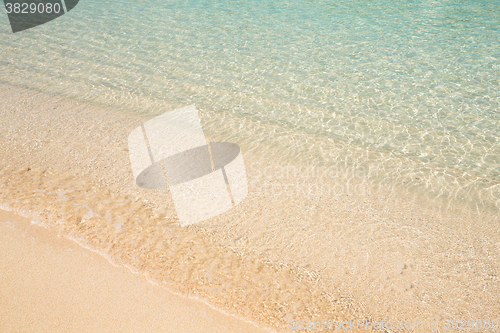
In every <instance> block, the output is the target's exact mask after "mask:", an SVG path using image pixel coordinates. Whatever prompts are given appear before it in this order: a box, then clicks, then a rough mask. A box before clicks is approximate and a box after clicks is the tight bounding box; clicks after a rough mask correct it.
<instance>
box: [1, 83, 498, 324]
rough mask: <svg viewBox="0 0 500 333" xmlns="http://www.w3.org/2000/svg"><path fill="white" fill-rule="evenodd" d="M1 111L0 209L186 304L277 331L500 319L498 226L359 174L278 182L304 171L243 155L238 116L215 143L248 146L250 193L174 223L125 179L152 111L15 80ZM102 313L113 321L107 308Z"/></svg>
mask: <svg viewBox="0 0 500 333" xmlns="http://www.w3.org/2000/svg"><path fill="white" fill-rule="evenodd" d="M0 101H1V102H2V103H0V114H2V116H4V117H3V118H0V150H1V151H2V153H4V154H5V156H9V158H8V159H5V160H0V188H1V191H0V204H4V205H6V206H9V207H10V208H12V209H13V210H14V211H15V212H17V213H19V214H20V215H23V216H31V217H32V218H40V219H41V220H42V221H43V222H44V223H45V224H46V225H47V226H48V227H49V230H50V231H51V232H52V233H55V234H57V233H61V234H64V235H71V236H73V237H74V238H78V239H79V240H81V242H80V244H86V245H88V246H89V247H91V248H92V249H96V250H98V251H100V253H103V254H106V255H109V256H110V257H111V258H112V259H113V260H112V261H113V262H120V263H125V264H127V265H129V266H133V267H134V268H135V269H136V270H137V271H140V272H142V273H144V274H146V275H148V274H149V275H148V276H150V277H151V276H153V278H154V279H155V280H156V281H162V282H164V283H165V284H166V285H169V286H172V287H173V290H175V291H177V292H179V293H181V294H183V295H193V294H196V295H199V297H202V298H203V299H205V300H206V301H207V302H208V303H209V304H211V305H212V306H214V307H216V308H220V309H224V310H227V311H228V312H231V313H235V314H238V315H239V316H241V317H244V318H249V319H252V320H254V321H256V322H259V323H264V324H263V325H265V326H271V327H280V328H283V327H286V325H287V322H288V320H289V319H290V318H294V317H300V318H303V319H306V320H314V319H316V318H317V317H323V316H325V317H327V318H331V319H355V318H373V319H375V320H381V319H382V320H393V321H396V320H402V321H410V320H422V321H426V320H428V319H430V318H434V317H435V316H436V315H439V316H441V317H443V318H467V319H469V318H470V319H485V318H490V319H493V317H494V316H498V313H500V310H499V309H500V299H499V296H498V290H500V280H499V279H498V276H500V270H499V265H498V263H499V262H500V239H499V235H500V224H499V223H498V217H493V218H492V217H488V216H487V214H484V213H483V212H479V213H478V214H474V213H475V212H470V211H468V210H466V209H465V207H458V208H455V207H453V209H451V208H450V209H448V208H447V207H444V206H443V205H440V204H439V201H438V200H427V201H421V200H420V199H419V198H418V197H416V196H414V195H412V193H410V192H401V191H397V189H394V188H390V187H389V188H388V189H383V188H382V189H380V190H377V189H373V188H371V187H370V186H368V185H369V184H368V185H367V184H364V183H363V178H362V177H357V176H355V174H356V172H352V173H351V172H349V173H347V174H345V175H343V176H342V177H332V176H330V175H328V176H323V173H322V172H319V173H315V174H314V175H310V174H308V173H305V172H303V171H300V172H298V174H297V175H296V174H295V173H294V172H291V173H288V172H283V173H282V172H280V171H283V170H285V171H288V170H292V171H293V170H301V169H300V168H301V167H302V166H301V165H291V169H289V168H288V166H287V165H282V164H280V163H281V162H280V161H276V160H270V159H266V158H264V157H262V156H263V155H265V154H264V153H265V152H266V151H265V150H263V151H261V152H260V154H258V153H259V152H258V151H257V150H258V149H257V148H260V149H264V148H265V147H266V146H270V145H271V144H274V143H275V142H260V141H258V142H257V143H256V144H255V146H253V147H255V149H253V150H252V145H250V144H248V143H247V142H245V140H243V139H240V138H238V137H236V136H231V135H230V134H227V133H229V131H225V129H227V127H235V126H236V124H238V121H239V120H231V119H229V118H224V121H223V122H220V126H218V127H219V131H218V132H217V133H218V134H217V135H218V136H215V137H213V136H212V137H211V138H210V139H212V141H228V142H234V143H237V144H239V145H240V146H241V147H242V152H243V156H244V160H245V164H246V168H247V175H248V182H249V195H248V197H247V198H246V199H245V200H244V201H243V202H242V203H241V204H239V205H238V206H237V207H235V208H234V209H232V210H230V211H228V212H227V213H225V214H221V215H220V216H218V217H216V218H213V219H209V220H207V221H204V222H202V223H199V224H197V225H196V226H193V227H190V228H180V227H179V225H178V221H177V218H176V214H175V210H174V208H173V204H172V200H171V198H170V197H169V193H165V192H161V191H160V190H146V189H140V188H138V187H137V186H135V185H134V183H133V177H132V174H131V170H130V159H129V156H128V155H129V154H128V150H127V136H128V134H129V133H130V131H132V130H133V129H134V128H135V127H137V126H139V125H140V124H141V123H142V122H144V121H145V120H148V119H150V116H153V115H147V116H146V115H142V116H141V115H134V114H127V113H125V112H121V111H117V110H110V109H103V108H100V107H98V106H95V105H90V104H86V103H83V102H75V101H73V100H68V99H64V98H61V97H57V96H51V95H48V94H44V93H37V92H34V91H30V90H27V89H22V88H15V87H8V86H0ZM175 107H177V106H175ZM173 108H174V106H172V108H167V107H166V108H165V112H166V111H169V110H172V109H173ZM218 116H219V115H218V114H216V113H215V112H205V113H201V118H202V125H203V126H204V129H205V127H208V128H209V129H210V128H211V129H212V131H211V132H216V131H215V130H214V128H215V127H217V126H216V125H217V124H218V123H217V122H216V120H217V119H218ZM248 122H249V121H248ZM248 122H247V123H240V126H244V127H251V125H252V124H249V123H248ZM254 125H255V124H254ZM207 132H209V131H207ZM277 133H278V134H279V133H280V132H277ZM278 134H277V135H276V137H279V138H281V137H282V136H280V135H278ZM292 139H293V138H292ZM292 139H290V140H288V138H287V142H292V143H293V142H295V141H293V140H292ZM295 139H296V141H297V142H302V141H303V140H302V139H303V137H300V136H297V137H296V138H295ZM247 140H248V139H247ZM324 146H325V147H326V148H328V147H330V145H329V142H328V140H326V141H325V142H324ZM262 147H264V148H262ZM288 151H290V150H284V152H288ZM366 153H369V152H366ZM354 162H355V161H354ZM354 162H353V164H352V165H349V166H348V167H350V168H351V170H352V171H355V170H356V169H353V167H356V164H355V163H354ZM370 170H371V169H370ZM318 171H321V170H318ZM377 172H379V176H380V177H381V178H384V177H389V176H388V175H387V174H386V173H385V172H384V170H381V171H377ZM353 174H354V175H353ZM365 185H366V188H365ZM309 189H315V191H312V192H311V191H309ZM320 189H325V191H323V190H320ZM332 191H333V192H332ZM83 266H85V265H83V264H81V263H80V264H77V265H76V267H83ZM13 267H15V266H13ZM17 275H19V274H13V276H17ZM59 275H60V274H59ZM133 276H135V275H133ZM138 278H139V277H137V279H138ZM14 280H15V279H14ZM116 292H118V293H119V292H120V291H116ZM116 292H113V293H110V295H115V294H116ZM113 297H114V296H113ZM51 303H53V302H51ZM119 303H120V304H121V305H123V304H125V303H123V302H119ZM122 303H123V304H122ZM96 308H99V309H100V310H99V312H107V311H110V310H109V309H110V308H109V306H107V305H105V304H104V303H103V304H102V305H100V306H97V307H96ZM167 321H168V320H167Z"/></svg>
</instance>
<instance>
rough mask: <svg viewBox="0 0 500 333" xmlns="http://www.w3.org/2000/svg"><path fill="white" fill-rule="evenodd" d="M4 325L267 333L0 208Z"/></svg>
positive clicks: (14, 328)
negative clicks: (174, 292) (157, 284)
mask: <svg viewBox="0 0 500 333" xmlns="http://www.w3.org/2000/svg"><path fill="white" fill-rule="evenodd" d="M0 239H1V240H0V244H1V252H2V254H3V255H2V257H1V258H0V267H1V271H2V272H3V273H2V274H1V275H0V285H1V286H2V288H0V330H2V332H20V331H22V332H53V331H54V330H57V331H58V332H213V333H219V332H227V333H232V332H241V333H247V332H248V333H251V332H269V331H268V330H264V329H262V328H258V327H257V326H255V325H253V324H251V323H248V322H244V321H241V320H239V319H237V318H234V317H233V316H231V315H228V314H224V313H221V312H219V311H217V310H215V309H213V308H211V307H209V306H208V305H206V304H204V303H202V302H201V301H197V300H194V299H188V298H186V297H182V296H178V295H174V294H172V293H170V292H169V291H167V290H165V289H164V288H161V287H160V286H156V285H154V284H152V283H150V282H149V281H147V280H146V279H145V278H144V277H143V276H142V275H138V274H134V273H132V272H130V271H129V270H128V269H127V268H125V267H114V266H112V265H110V264H109V262H108V261H107V260H105V259H104V258H103V257H102V256H101V255H99V254H97V253H93V252H92V251H89V250H86V249H84V248H83V247H81V246H79V245H78V244H76V243H74V242H72V241H70V240H68V239H65V238H63V237H57V236H56V235H54V234H53V233H52V232H50V230H47V229H45V228H43V227H40V226H37V225H36V224H32V223H31V221H30V220H29V219H26V218H23V217H20V216H18V215H15V214H13V213H11V212H6V211H0Z"/></svg>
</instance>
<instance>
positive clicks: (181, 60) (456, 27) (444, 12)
mask: <svg viewBox="0 0 500 333" xmlns="http://www.w3.org/2000/svg"><path fill="white" fill-rule="evenodd" d="M0 36H1V37H0V73H1V76H0V81H1V82H2V83H4V84H7V85H12V86H18V87H24V88H29V89H32V90H36V91H41V92H45V93H50V94H54V95H58V96H64V97H67V98H70V99H74V100H78V101H83V102H88V103H94V104H98V105H103V106H110V107H114V108H116V109H118V110H120V111H121V112H124V113H129V114H137V115H141V116H144V117H146V118H148V117H149V118H151V117H153V116H155V115H158V114H161V113H164V112H166V111H169V110H170V109H172V108H173V106H185V105H190V104H195V105H196V106H197V108H198V109H199V110H200V116H201V119H202V125H203V126H204V130H205V131H206V134H207V135H209V136H210V135H211V136H212V137H216V138H222V139H225V140H226V141H233V142H234V141H236V142H238V143H239V144H240V145H241V146H242V149H243V155H244V156H245V149H246V151H247V153H248V152H252V153H253V154H255V156H261V157H262V156H263V157H265V158H268V159H273V158H274V159H275V160H276V161H280V162H286V163H296V164H301V165H303V166H304V165H305V166H306V167H309V169H307V170H313V169H315V168H326V169H328V168H330V170H338V168H341V169H342V172H344V174H347V173H349V172H352V174H354V173H355V172H356V174H357V175H359V177H358V178H363V179H361V180H360V182H364V181H367V182H369V183H370V184H384V186H389V187H390V188H398V189H402V190H408V191H410V192H411V193H413V194H415V195H424V196H427V197H428V198H431V200H432V198H439V199H443V200H444V201H443V202H448V201H449V202H455V203H458V204H459V205H462V206H465V207H469V209H470V210H474V211H476V212H479V213H483V212H485V213H488V214H492V215H493V216H497V217H498V210H499V209H500V139H499V134H500V84H499V82H500V81H499V79H500V47H499V45H500V4H499V3H498V2H497V1H469V0H464V1H453V2H452V1H444V0H441V1H385V0H378V1H327V0H323V1H319V0H318V1H189V0H183V1H141V2H137V1H128V0H124V1H106V2H101V1H94V0H86V1H81V2H80V3H79V4H78V6H77V7H75V9H73V10H72V11H71V12H69V13H68V14H66V15H64V16H63V17H60V18H58V19H56V20H54V21H51V22H49V23H47V24H44V25H42V26H38V27H36V28H33V29H30V30H27V31H24V32H20V33H16V34H12V32H11V31H10V27H9V25H8V20H7V15H6V14H3V15H0ZM169 108H170V109H169ZM246 162H247V164H248V163H251V162H252V161H248V160H246ZM258 165H259V164H253V165H252V164H250V167H251V168H250V170H249V172H254V171H255V170H256V169H257V168H258ZM267 170H271V171H274V174H273V175H274V176H276V174H278V173H280V172H281V169H279V167H273V168H270V169H267ZM303 170H306V169H303ZM260 172H261V171H255V172H254V174H256V173H257V174H259V173H260ZM317 172H319V171H317ZM280 174H282V172H281V173H280ZM259 175H262V173H260V174H259ZM273 175H271V177H272V176H273ZM268 176H269V175H268ZM344 192H345V191H344ZM280 193H281V192H280ZM316 218H317V217H314V216H313V217H311V220H314V219H316Z"/></svg>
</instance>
